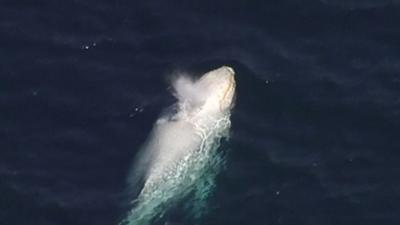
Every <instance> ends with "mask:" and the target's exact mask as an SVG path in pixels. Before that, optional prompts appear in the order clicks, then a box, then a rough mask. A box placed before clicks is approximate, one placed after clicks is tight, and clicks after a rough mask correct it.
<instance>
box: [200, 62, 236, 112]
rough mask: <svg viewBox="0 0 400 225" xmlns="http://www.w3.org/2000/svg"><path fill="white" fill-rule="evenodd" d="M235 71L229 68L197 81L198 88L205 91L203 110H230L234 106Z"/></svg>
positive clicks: (225, 67) (212, 72) (205, 75)
mask: <svg viewBox="0 0 400 225" xmlns="http://www.w3.org/2000/svg"><path fill="white" fill-rule="evenodd" d="M234 76H235V71H234V70H233V69H232V68H231V67H228V66H222V67H220V68H218V69H215V70H212V71H210V72H208V73H206V74H204V75H203V76H201V78H200V79H199V80H197V81H196V85H197V86H198V88H200V89H202V90H204V91H205V102H204V105H203V106H202V108H203V109H204V110H207V111H215V110H219V111H221V112H225V111H227V110H230V109H231V108H232V107H233V104H234V96H235V87H236V82H235V77H234Z"/></svg>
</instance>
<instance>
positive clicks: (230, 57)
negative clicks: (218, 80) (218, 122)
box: [0, 0, 400, 225]
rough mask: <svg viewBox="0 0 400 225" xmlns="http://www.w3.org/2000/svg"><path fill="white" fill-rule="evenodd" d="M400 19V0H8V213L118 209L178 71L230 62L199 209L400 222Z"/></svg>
mask: <svg viewBox="0 0 400 225" xmlns="http://www.w3.org/2000/svg"><path fill="white" fill-rule="evenodd" d="M399 21H400V2H399V1H397V0H391V1H389V0H379V1H378V0H376V1H373V0H364V1H355V0H346V1H345V0H331V1H327V0H320V1H318V0H303V1H294V0H279V1H278V0H271V1H261V0H254V1H245V0H237V1H208V0H204V1H178V0H172V1H154V0H149V1H130V0H108V1H106V0H97V1H94V0H87V1H82V0H65V1H56V0H36V1H33V0H20V1H15V0H4V1H2V2H1V3H0V57H1V58H0V224H1V225H88V224H95V225H106V224H107V225H108V224H117V223H118V222H119V221H120V219H121V217H122V216H123V215H124V213H125V210H126V195H125V194H124V192H125V188H126V177H127V175H128V173H129V169H130V168H131V166H132V162H133V159H134V157H135V154H136V153H137V151H138V149H139V148H140V146H141V144H142V143H143V142H144V141H145V139H146V137H147V135H148V134H149V132H150V130H151V128H152V124H153V122H154V121H155V120H156V119H157V117H158V116H159V115H160V113H161V111H162V109H163V108H165V107H167V106H168V105H170V104H172V103H173V102H174V99H173V97H172V95H171V94H170V89H171V88H170V83H169V79H170V76H171V74H173V73H176V72H179V71H185V72H188V73H191V74H195V75H198V74H201V73H203V72H206V71H208V70H211V69H214V68H216V67H219V66H221V65H230V66H232V67H233V68H234V69H235V71H236V80H237V99H236V106H235V108H234V110H233V113H232V118H231V119H232V134H231V138H230V140H229V143H228V146H229V151H227V153H226V157H227V158H226V168H225V169H224V170H223V171H222V172H221V173H220V174H219V176H218V177H217V180H216V187H215V190H214V192H213V195H212V197H211V199H210V201H209V206H208V207H209V211H210V213H209V214H207V215H205V216H204V218H203V224H207V225H236V224H237V225H243V224H248V225H350V224H351V225H377V224H379V225H395V224H400V204H399V203H398V202H399V201H400V183H399V177H400V167H399V164H398V163H399V158H400V157H399V156H400V153H399V150H400V140H399V133H400V100H399V96H400V30H399V27H400V26H399V25H400V22H399ZM172 222H174V223H176V224H184V223H183V222H181V221H180V218H179V217H177V218H176V221H172ZM185 225H186V224H185Z"/></svg>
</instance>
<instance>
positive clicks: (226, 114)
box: [119, 66, 236, 225]
mask: <svg viewBox="0 0 400 225" xmlns="http://www.w3.org/2000/svg"><path fill="white" fill-rule="evenodd" d="M172 87H173V93H172V94H173V96H174V97H175V98H176V99H177V101H176V103H175V104H174V105H173V106H171V108H172V110H171V109H170V110H169V112H168V113H164V114H163V115H162V116H160V117H159V118H158V119H157V121H156V122H155V123H154V126H153V128H152V131H151V133H150V135H149V137H148V139H147V141H146V142H145V144H144V145H143V146H142V148H141V149H140V150H139V153H138V154H137V156H136V159H135V160H134V163H133V166H132V169H131V171H130V174H129V176H128V178H127V180H128V189H130V190H132V193H134V194H132V195H133V196H131V197H132V200H130V208H129V209H128V210H127V211H128V212H127V213H126V214H125V215H124V217H123V219H122V220H121V221H120V222H119V225H148V224H169V221H163V220H166V215H167V214H168V212H169V211H170V210H171V208H173V207H174V206H176V205H178V204H183V203H182V202H184V203H185V204H186V205H187V207H186V206H185V208H186V209H187V215H188V217H190V216H191V217H192V218H193V219H199V218H200V217H201V216H203V215H204V213H205V212H206V211H207V199H208V198H209V196H210V194H211V193H212V190H213V189H214V188H215V186H216V181H215V180H216V176H217V175H218V172H219V171H220V169H221V168H222V167H223V165H224V162H225V157H224V154H223V153H222V152H221V151H218V150H219V147H220V145H221V141H222V140H224V139H228V137H229V133H230V127H231V121H230V116H231V111H232V109H233V106H234V102H235V95H236V94H235V87H236V82H235V72H234V70H233V69H232V68H231V67H229V66H222V67H220V68H217V69H214V70H211V71H209V72H207V73H205V74H203V75H201V76H200V77H198V78H192V77H189V76H184V75H181V76H176V77H175V78H174V79H173V81H172Z"/></svg>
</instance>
